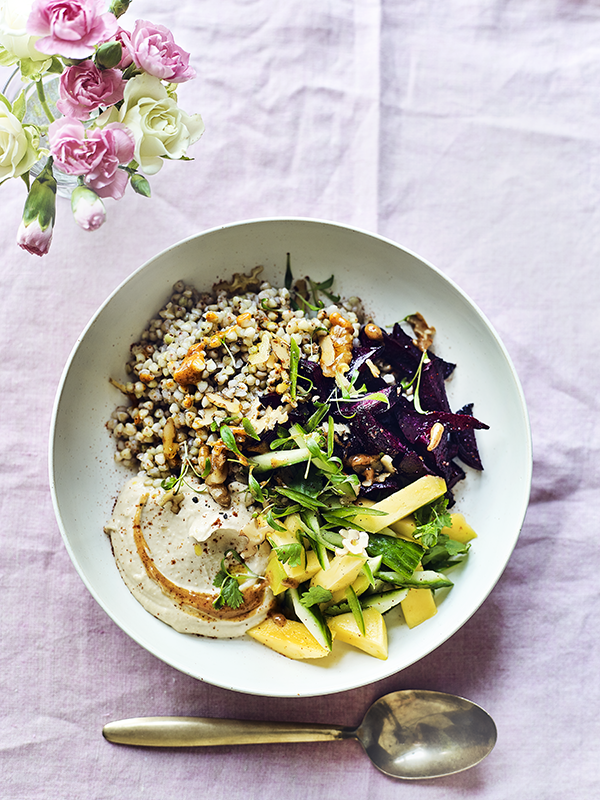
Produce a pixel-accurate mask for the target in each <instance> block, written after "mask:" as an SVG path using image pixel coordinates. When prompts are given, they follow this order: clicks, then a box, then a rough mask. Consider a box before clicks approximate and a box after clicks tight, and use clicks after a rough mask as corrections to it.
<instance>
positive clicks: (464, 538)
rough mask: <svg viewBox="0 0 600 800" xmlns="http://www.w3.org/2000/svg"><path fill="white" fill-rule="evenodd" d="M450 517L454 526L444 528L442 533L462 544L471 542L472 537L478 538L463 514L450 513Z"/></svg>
mask: <svg viewBox="0 0 600 800" xmlns="http://www.w3.org/2000/svg"><path fill="white" fill-rule="evenodd" d="M450 517H451V519H452V526H451V527H448V528H442V531H441V532H442V533H445V534H447V535H448V536H449V537H450V538H451V539H454V540H455V541H457V542H462V544H466V543H467V542H470V541H471V539H476V538H477V534H476V533H475V531H474V530H473V528H472V527H471V526H470V525H469V523H468V522H467V521H466V519H465V518H464V516H463V515H462V514H458V513H457V514H450Z"/></svg>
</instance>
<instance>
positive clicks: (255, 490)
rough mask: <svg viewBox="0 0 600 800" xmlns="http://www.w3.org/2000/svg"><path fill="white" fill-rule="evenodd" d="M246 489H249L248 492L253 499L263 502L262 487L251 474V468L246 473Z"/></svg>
mask: <svg viewBox="0 0 600 800" xmlns="http://www.w3.org/2000/svg"><path fill="white" fill-rule="evenodd" d="M248 489H250V493H251V494H252V497H254V499H255V500H258V502H259V503H264V502H265V495H264V492H263V490H262V487H261V485H260V483H259V482H258V481H257V480H256V478H255V477H254V475H253V474H252V470H250V472H249V473H248Z"/></svg>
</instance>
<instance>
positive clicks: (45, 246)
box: [17, 217, 54, 256]
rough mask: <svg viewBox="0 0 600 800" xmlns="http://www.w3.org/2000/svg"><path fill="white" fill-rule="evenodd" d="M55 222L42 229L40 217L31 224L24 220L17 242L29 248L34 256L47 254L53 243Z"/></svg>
mask: <svg viewBox="0 0 600 800" xmlns="http://www.w3.org/2000/svg"><path fill="white" fill-rule="evenodd" d="M53 227H54V225H53V223H52V222H51V223H50V224H49V225H48V226H47V227H46V228H44V229H42V227H41V225H40V221H39V219H37V217H36V219H34V220H33V221H32V222H30V223H29V225H26V224H25V222H24V221H23V220H21V224H20V225H19V230H18V231H17V244H18V245H19V247H22V248H23V250H27V252H28V253H31V255H32V256H45V255H46V253H47V252H48V250H50V244H51V243H52V230H53Z"/></svg>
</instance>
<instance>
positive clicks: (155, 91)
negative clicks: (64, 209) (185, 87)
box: [0, 0, 204, 256]
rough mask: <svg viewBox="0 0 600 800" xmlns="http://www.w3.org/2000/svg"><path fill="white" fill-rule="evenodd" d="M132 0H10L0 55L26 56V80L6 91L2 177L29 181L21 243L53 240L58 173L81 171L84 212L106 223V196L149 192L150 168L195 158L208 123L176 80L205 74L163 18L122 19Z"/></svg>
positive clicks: (75, 196) (79, 197)
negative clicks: (189, 108) (191, 154)
mask: <svg viewBox="0 0 600 800" xmlns="http://www.w3.org/2000/svg"><path fill="white" fill-rule="evenodd" d="M130 2H131V0H113V2H112V3H111V5H110V7H107V4H106V3H105V0H0V66H12V65H16V67H15V74H17V73H19V72H20V76H21V81H22V82H23V83H24V86H23V88H22V90H21V91H20V92H18V95H17V97H16V99H14V100H13V102H12V103H11V102H10V101H9V99H8V98H7V97H6V96H5V94H0V183H3V182H4V181H5V180H8V179H9V178H18V177H21V178H23V180H24V182H25V185H26V187H27V190H28V194H27V199H26V201H25V208H24V211H23V219H22V221H21V224H20V226H19V231H18V234H17V243H18V244H19V245H20V246H21V247H22V248H24V249H25V250H27V251H28V252H30V253H34V254H36V255H40V256H42V255H45V254H46V253H47V252H48V249H49V247H50V243H51V240H52V231H53V227H54V220H55V213H56V192H57V181H58V182H60V181H61V180H62V181H63V182H64V181H65V180H67V181H71V184H72V185H71V187H70V189H69V193H70V195H71V208H72V210H73V215H74V218H75V220H76V222H77V223H78V224H79V225H80V226H81V227H82V228H84V229H85V230H96V229H97V228H99V227H100V225H102V224H103V222H104V221H105V219H106V209H105V205H104V199H105V198H109V197H112V198H113V199H115V200H119V199H120V198H121V197H122V196H123V194H124V192H125V189H126V187H127V184H130V185H131V187H132V189H133V190H134V191H135V192H137V193H138V194H140V195H142V196H145V197H149V196H150V184H149V182H148V179H147V178H146V177H145V176H147V175H148V176H150V175H154V174H155V173H156V172H158V170H159V169H160V168H161V167H162V165H163V162H164V160H165V159H169V160H173V159H174V160H189V159H188V158H187V155H186V154H187V149H188V147H189V146H190V145H191V144H193V143H194V142H196V141H197V140H198V139H199V138H200V136H201V135H202V133H203V131H204V124H203V122H202V118H201V116H200V115H199V114H192V115H188V114H186V113H185V112H184V111H183V110H182V109H181V108H179V106H178V104H177V93H176V89H177V85H178V84H179V83H182V82H184V81H188V80H190V79H191V78H194V77H195V72H194V70H193V69H192V68H191V67H190V65H189V53H187V52H185V50H183V49H181V48H180V47H178V46H177V44H176V43H175V41H174V40H173V35H172V33H171V32H170V31H169V30H168V29H167V28H165V27H164V26H162V25H155V24H153V23H151V22H146V21H144V20H136V22H135V23H134V25H133V28H132V30H125V29H124V28H122V27H121V25H120V24H119V21H118V20H119V18H120V17H121V16H122V15H123V14H124V13H125V12H126V11H127V9H128V7H129V5H130ZM53 83H55V84H57V87H56V88H55V97H54V98H52V97H51V96H50V92H49V88H53V87H52V84H53ZM5 93H6V87H5ZM33 105H35V106H36V113H35V114H32V113H31V108H32V106H33Z"/></svg>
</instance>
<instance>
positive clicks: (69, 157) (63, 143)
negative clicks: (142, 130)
mask: <svg viewBox="0 0 600 800" xmlns="http://www.w3.org/2000/svg"><path fill="white" fill-rule="evenodd" d="M48 138H49V144H50V153H51V154H52V156H53V157H54V163H55V164H56V166H57V167H58V168H59V169H61V170H62V171H63V172H66V173H67V174H68V175H83V176H84V180H85V184H86V186H89V187H90V188H91V189H93V190H94V191H95V192H96V194H97V195H99V196H100V197H114V198H115V200H118V199H119V198H121V197H122V196H123V193H124V191H125V187H126V186H127V179H128V175H127V172H125V170H122V169H119V165H120V164H128V163H129V162H130V161H131V159H132V158H133V153H134V150H135V140H134V138H133V134H132V133H131V131H130V130H129V128H127V127H125V125H122V124H121V123H120V122H111V123H110V124H108V125H106V126H105V127H104V128H94V129H92V130H89V131H86V129H85V128H84V126H83V123H82V122H80V121H79V120H76V119H69V118H68V117H62V118H61V119H57V120H56V121H55V122H53V123H52V124H51V125H50V127H49V128H48Z"/></svg>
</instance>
